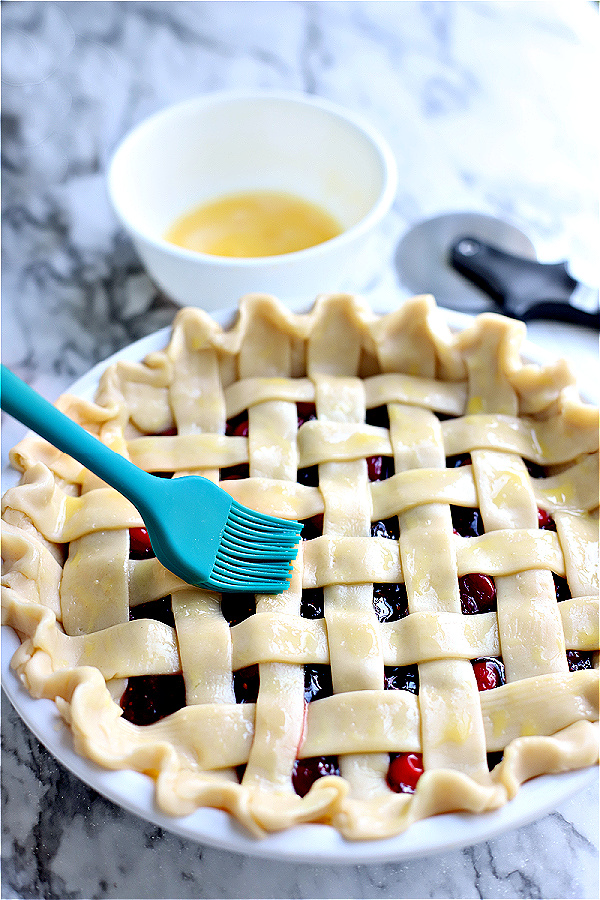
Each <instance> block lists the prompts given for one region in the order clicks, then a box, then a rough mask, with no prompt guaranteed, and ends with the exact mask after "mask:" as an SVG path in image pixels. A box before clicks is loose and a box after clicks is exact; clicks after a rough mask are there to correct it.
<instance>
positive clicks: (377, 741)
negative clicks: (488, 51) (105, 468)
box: [3, 295, 598, 839]
mask: <svg viewBox="0 0 600 900" xmlns="http://www.w3.org/2000/svg"><path fill="white" fill-rule="evenodd" d="M524 334H525V328H524V326H523V325H522V324H521V323H517V322H515V321H512V320H509V319H505V318H503V317H500V316H496V315H489V314H488V315H483V316H480V317H478V318H477V319H476V320H475V321H474V323H473V324H472V325H471V326H470V327H469V328H468V329H467V330H465V331H463V332H461V333H459V334H452V333H451V331H450V330H449V328H448V327H447V325H446V324H445V320H444V317H443V314H442V313H441V312H440V311H439V310H438V309H437V308H436V306H435V303H434V301H433V299H432V298H431V297H417V298H413V299H412V300H409V301H407V302H406V303H405V304H404V305H402V306H401V308H399V309H398V310H397V311H395V312H393V313H390V314H386V315H383V316H378V315H375V314H374V313H373V312H372V311H371V310H370V309H369V308H367V306H366V305H365V304H364V303H363V302H362V301H361V300H359V299H357V298H355V297H352V296H348V295H332V296H322V297H320V298H318V299H317V301H316V303H315V305H314V307H313V308H312V310H311V311H310V312H308V313H306V314H296V313H293V312H291V311H289V310H288V309H286V308H285V307H284V306H282V305H281V304H280V303H279V302H278V301H276V300H275V299H274V298H272V297H268V296H264V295H249V296H248V297H245V298H244V299H243V300H242V301H241V304H240V309H239V314H238V317H237V319H236V322H235V324H234V325H233V326H232V327H231V328H229V329H223V328H221V327H220V326H219V325H218V324H216V323H215V322H214V321H213V320H212V319H211V318H210V317H209V316H208V315H207V314H206V313H204V312H202V311H200V310H198V309H184V310H182V311H180V312H179V314H178V315H177V317H176V319H175V322H174V325H173V330H172V336H171V339H170V342H169V344H168V347H167V348H166V349H165V350H164V352H159V353H153V354H151V355H150V356H148V357H147V358H146V359H145V360H144V361H143V362H141V363H130V362H124V361H120V362H117V363H116V364H114V365H112V366H110V367H109V368H108V369H107V370H106V371H105V373H104V375H103V377H102V378H101V381H100V385H99V389H98V392H97V396H96V400H95V402H94V403H91V402H87V401H84V400H81V399H77V398H76V397H73V396H69V395H65V396H64V397H62V398H61V400H60V401H59V405H60V406H61V408H62V409H63V410H65V411H67V412H68V413H69V414H70V415H71V416H72V417H74V418H75V419H77V420H78V421H79V422H81V423H82V424H83V425H84V426H85V427H86V428H88V429H89V430H90V431H92V432H93V433H94V434H96V435H97V436H98V437H99V438H100V440H102V441H104V442H105V443H107V444H109V445H110V446H111V447H113V448H114V449H116V450H118V451H119V452H121V453H124V454H127V455H128V456H129V457H130V458H131V460H132V461H133V462H134V463H136V464H137V465H139V466H141V467H143V468H144V469H146V470H148V471H151V472H155V473H158V474H160V475H163V476H164V477H177V476H179V475H182V474H184V473H190V472H197V473H201V474H203V475H204V476H205V477H207V478H210V479H212V480H214V481H219V482H220V483H221V484H222V486H223V487H224V488H225V490H227V491H229V492H230V493H231V494H232V495H233V496H234V497H235V499H237V500H238V501H240V502H241V503H243V504H245V505H247V506H250V507H253V508H255V509H257V510H260V511H264V512H269V513H274V514H275V515H277V516H281V517H283V518H291V519H299V520H301V521H302V522H303V523H304V530H303V540H302V542H301V545H300V548H299V552H298V557H297V560H296V562H295V564H294V571H293V577H292V582H291V585H290V588H289V590H288V591H286V592H285V593H283V594H279V595H276V596H272V595H260V596H254V595H248V594H237V595H236V594H232V595H223V596H220V595H218V594H215V593H211V592H207V591H203V590H199V589H197V588H192V587H190V586H188V585H186V584H185V583H184V582H182V581H180V580H179V579H178V578H176V577H175V576H174V575H171V573H169V572H168V571H166V570H165V569H164V568H163V567H162V566H161V565H160V564H159V563H158V561H157V560H156V559H155V558H154V557H153V555H152V551H151V549H150V546H149V544H148V541H147V535H146V533H145V531H144V529H143V523H142V521H141V519H140V517H139V515H138V513H137V512H136V510H135V509H134V508H133V507H132V506H131V505H130V504H129V503H128V502H127V501H125V500H124V499H123V498H122V497H121V496H120V495H119V494H118V493H117V492H116V491H114V490H113V489H111V488H108V487H107V486H106V485H104V484H103V483H102V482H100V481H99V480H98V479H97V478H96V477H95V476H93V475H91V474H90V473H89V472H87V471H86V470H84V469H83V468H82V467H81V466H80V465H79V464H78V463H75V462H74V461H73V460H72V459H70V458H68V457H67V456H65V455H64V454H62V453H60V452H59V451H57V450H55V449H54V448H52V447H51V446H49V445H48V444H47V443H45V442H44V441H42V440H41V439H38V438H36V437H32V436H28V437H27V438H25V439H24V440H23V441H22V442H21V443H20V444H19V445H18V446H17V447H16V448H15V449H14V450H13V452H12V457H11V458H12V462H13V464H14V465H15V466H16V467H17V468H18V469H20V470H21V471H22V472H23V476H22V479H21V481H20V483H19V484H18V485H17V486H16V487H14V488H11V489H9V490H8V491H7V493H6V494H5V497H4V503H3V519H4V521H3V529H4V535H3V556H4V578H3V585H4V586H3V616H4V622H5V623H6V624H8V625H10V626H12V627H13V628H14V629H15V630H16V631H17V633H18V635H19V637H20V639H21V645H20V647H19V649H18V650H17V652H16V654H15V657H14V660H13V667H14V669H15V671H16V673H17V675H18V677H19V678H20V679H22V681H23V683H24V684H25V685H26V687H27V688H28V690H29V691H30V693H31V694H32V695H33V696H35V697H47V698H51V699H54V700H55V701H56V704H57V706H58V708H59V710H60V712H61V714H62V715H63V717H64V718H65V720H66V721H67V722H68V723H69V724H70V727H71V730H72V734H73V740H74V744H75V748H76V749H77V751H78V752H79V753H81V754H82V755H84V756H86V757H89V758H91V759H92V760H95V761H96V762H97V763H99V764H100V765H101V766H104V767H107V768H110V769H127V768H130V769H135V770H138V771H140V772H144V773H146V774H147V775H148V776H150V777H151V778H153V779H154V780H155V783H156V801H157V804H158V806H159V807H160V809H161V810H163V811H164V812H166V813H168V814H171V815H173V816H179V815H184V814H187V813H190V812H192V811H193V810H195V809H196V808H197V807H201V806H213V807H218V808H222V809H225V810H227V811H229V812H230V813H231V814H232V815H234V816H236V817H237V818H238V819H239V820H240V821H241V822H242V823H244V824H245V825H246V826H247V828H248V829H250V830H251V831H252V832H253V833H255V834H257V835H260V834H264V833H265V832H270V831H276V830H279V829H285V828H289V827H291V826H293V825H295V824H297V823H300V822H307V821H313V822H323V823H328V824H330V825H332V826H334V827H335V828H337V829H339V831H340V832H341V833H342V834H343V835H344V836H346V837H347V838H350V839H372V838H378V837H385V836H388V835H393V834H397V833H399V832H401V831H403V830H404V829H406V828H407V827H408V826H409V825H410V824H411V823H412V822H413V821H415V820H417V819H422V818H425V817H428V816H431V815H434V814H437V813H443V812H446V811H450V810H465V811H471V812H474V813H476V812H481V811H484V810H491V809H495V808H497V807H499V806H501V805H502V804H504V803H506V802H507V801H508V800H509V799H510V798H512V797H513V796H514V795H515V793H516V792H517V791H518V789H519V786H520V785H521V784H522V783H523V782H524V781H525V780H527V779H529V778H532V777H534V776H537V775H539V774H542V773H555V772H561V771H565V770H573V769H577V768H580V767H583V766H588V765H591V764H594V763H596V762H597V760H598V733H597V728H598V581H597V558H598V413H597V410H596V409H594V408H592V407H591V406H588V405H586V404H584V403H582V401H581V400H580V398H579V395H578V394H577V392H576V389H575V386H574V383H573V377H572V375H571V373H570V371H569V369H568V366H567V365H566V364H565V363H560V362H559V363H556V364H555V365H551V366H547V367H539V366H536V365H532V364H526V363H524V362H523V361H522V358H521V344H522V341H523V338H524Z"/></svg>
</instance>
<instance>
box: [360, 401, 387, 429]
mask: <svg viewBox="0 0 600 900" xmlns="http://www.w3.org/2000/svg"><path fill="white" fill-rule="evenodd" d="M365 421H366V423H367V425H375V426H376V427H377V428H389V427H390V416H389V413H388V408H387V406H386V405H385V404H383V405H382V406H374V407H373V409H368V410H367V415H366V417H365Z"/></svg>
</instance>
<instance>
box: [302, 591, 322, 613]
mask: <svg viewBox="0 0 600 900" xmlns="http://www.w3.org/2000/svg"><path fill="white" fill-rule="evenodd" d="M324 604H325V601H324V599H323V588H308V589H305V590H303V591H302V599H301V601H300V615H301V616H303V617H304V618H305V619H322V618H323V616H324V615H325V612H324Z"/></svg>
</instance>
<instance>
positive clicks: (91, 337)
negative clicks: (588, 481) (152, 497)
mask: <svg viewBox="0 0 600 900" xmlns="http://www.w3.org/2000/svg"><path fill="white" fill-rule="evenodd" d="M1 11H2V353H3V361H4V362H5V363H6V364H7V365H8V366H10V367H12V368H13V369H14V370H15V371H16V372H17V373H18V374H19V375H21V377H24V378H25V379H26V380H28V381H29V382H30V383H32V384H33V386H34V387H36V388H37V389H38V390H39V391H41V392H42V393H43V394H45V395H46V396H48V397H49V398H50V399H55V398H56V397H57V396H58V394H59V393H60V392H62V391H64V390H65V389H66V388H67V387H68V386H69V384H70V383H72V381H73V380H74V379H75V378H77V377H78V376H80V375H81V374H83V373H84V372H86V371H87V370H88V369H89V368H90V367H91V366H92V365H93V364H94V363H96V362H97V361H99V360H102V359H104V358H106V357H107V356H108V355H109V354H111V353H113V352H114V351H116V350H118V349H120V348H121V347H123V346H124V345H126V344H128V343H130V342H131V341H133V340H135V339H137V338H139V337H141V336H143V335H146V334H149V333H151V332H154V331H155V330H156V329H158V328H160V327H162V326H164V325H167V324H169V323H170V322H171V320H172V318H173V315H174V313H175V311H176V306H175V305H174V304H173V303H172V301H170V300H169V298H167V297H165V296H164V295H162V294H161V292H160V291H158V290H157V289H156V288H155V287H154V285H153V284H152V282H151V281H150V279H149V278H148V276H147V275H146V274H145V272H144V271H143V268H142V266H141V264H140V262H139V259H138V258H137V256H136V254H135V252H134V250H133V247H132V245H131V243H130V242H129V240H128V239H127V238H126V237H125V235H124V233H123V231H122V230H121V228H120V227H119V225H118V223H117V220H116V217H115V214H114V212H113V210H112V209H111V206H110V203H109V201H108V196H107V190H106V173H107V169H108V165H109V162H110V159H111V157H112V154H113V153H114V151H115V149H116V147H117V145H118V144H119V142H120V141H121V139H122V138H123V137H124V135H125V134H126V133H127V132H128V131H129V130H130V129H131V128H132V127H134V126H135V125H136V124H138V123H139V122H140V121H142V120H143V119H144V118H146V117H147V116H148V115H150V114H152V113H154V112H155V111H157V110H159V109H162V108H163V107H165V106H167V105H169V104H172V103H175V102H177V101H179V100H183V99H185V98H188V97H192V96H194V95H196V94H202V93H207V92H212V91H216V90H221V89H227V88H272V89H281V90H294V91H302V92H306V93H309V94H316V95H318V96H320V97H324V98H327V99H329V100H331V101H334V102H336V103H338V104H340V105H342V106H344V107H346V108H348V109H350V110H353V111H355V112H357V113H360V114H361V115H362V116H363V117H364V118H366V119H367V120H369V121H370V122H371V123H372V124H373V125H374V126H375V127H376V128H377V129H379V130H380V131H381V132H382V134H383V135H384V136H385V137H386V138H387V140H388V142H389V143H390V145H391V147H392V149H393V151H394V153H395V155H396V158H397V162H398V168H399V188H398V192H397V196H396V200H395V203H394V206H393V209H392V211H391V213H390V214H389V216H388V217H387V219H386V221H385V223H384V226H383V228H382V231H381V235H380V250H379V252H380V255H381V267H380V273H379V275H378V277H377V278H376V279H375V280H374V282H373V283H372V284H370V285H368V287H367V290H366V292H365V293H366V295H367V297H368V299H372V300H373V302H374V303H376V301H377V299H378V298H381V297H383V296H385V297H386V298H387V299H388V300H389V298H390V297H391V298H396V299H397V302H398V303H399V302H401V301H402V299H403V297H404V296H405V292H404V291H403V289H402V287H401V285H400V284H399V281H398V278H397V274H396V271H395V268H394V254H395V250H396V247H397V245H398V242H399V240H400V239H401V237H402V235H403V234H404V233H405V232H406V230H407V229H408V228H409V227H411V226H412V225H414V224H415V223H417V222H419V221H421V220H422V219H425V218H428V217H430V216H436V215H438V214H440V213H445V212H453V211H463V210H468V211H474V212H480V213H485V214H491V215H495V216H499V217H501V218H503V219H505V220H506V221H508V222H510V223H512V224H514V225H516V226H517V227H518V228H520V229H522V230H523V231H524V232H525V233H526V234H527V235H528V237H529V238H530V239H531V240H532V242H533V244H534V245H535V247H536V250H537V252H538V256H539V257H540V259H542V260H546V261H554V260H558V259H563V258H565V259H569V260H570V261H571V264H572V269H573V272H574V274H575V275H576V276H578V277H580V278H582V279H583V280H585V281H587V282H589V283H591V284H596V285H597V284H598V283H599V282H600V274H599V269H598V247H599V245H600V243H599V236H600V235H599V222H598V197H599V182H598V178H599V168H598V158H599V157H598V151H599V146H598V99H597V95H598V83H599V80H598V76H599V74H600V73H599V71H598V70H599V60H600V53H599V50H600V44H599V41H598V34H599V32H598V4H597V3H591V2H588V0H517V2H512V0H500V2H496V0H448V2H438V0H425V2H413V0H403V2H377V0H372V2H363V0H357V2H346V0H333V2H330V0H323V2H320V0H316V2H295V0H294V2H287V0H282V2H270V0H266V2H261V0H257V2H220V0H215V2H179V0H175V2H143V0H142V2H7V3H3V4H2V7H1ZM310 299H311V298H307V300H310ZM236 300H237V298H235V297H232V298H231V302H232V304H235V302H236ZM394 302H395V301H394ZM538 334H543V330H542V331H538ZM584 339H585V342H586V347H587V348H589V347H590V346H594V347H596V346H597V341H596V337H594V336H590V334H587V335H583V332H582V341H584ZM590 341H591V344H590ZM555 345H556V341H555V343H554V346H555ZM582 346H583V344H582ZM574 356H577V354H574ZM588 362H589V354H588ZM574 363H575V364H577V359H574ZM586 365H587V363H586ZM585 371H586V372H587V371H590V370H589V369H586V370H585ZM593 371H597V368H595V369H594V370H593ZM3 427H4V442H3V443H4V450H3V452H4V458H5V455H6V452H7V450H8V448H9V447H10V446H12V444H13V443H14V442H15V440H16V439H17V438H18V437H19V436H20V432H19V430H18V426H16V425H15V424H14V423H9V422H6V423H4V426H3ZM3 736H4V739H5V766H4V785H5V791H4V794H3V800H4V807H5V809H4V817H3V828H4V842H3V855H4V867H3V868H4V878H5V888H4V892H3V896H5V897H8V896H11V897H40V896H43V897H66V896H73V897H75V896H77V897H83V896H94V897H105V896H111V897H125V896H128V897H129V896H131V897H133V896H145V897H150V896H152V897H155V896H156V897H168V896H172V897H174V896H177V897H184V896H185V897H187V896H195V897H198V896H221V897H233V896H302V897H307V896H332V897H334V896H335V897H337V896H347V897H349V896H352V897H354V896H356V897H367V896H368V897H398V896H404V897H413V896H415V897H417V896H418V897H424V896H430V897H434V896H435V897H447V896H460V897H471V896H473V897H474V896H486V897H492V896H493V897H532V896H546V897H550V896H552V897H588V896H589V897H594V896H595V897H597V896H598V875H597V867H598V858H597V846H598V835H597V829H598V826H597V789H596V794H594V793H593V790H592V791H591V792H588V794H586V795H585V796H584V798H583V799H581V798H579V800H578V801H577V802H573V803H571V805H569V806H565V808H564V809H562V810H561V811H560V813H556V814H552V815H551V816H547V817H546V818H544V819H542V820H540V822H538V823H534V824H533V825H531V826H527V827H526V828H524V829H521V830H520V831H519V832H515V833H514V834H511V835H506V836H503V837H500V838H498V839H496V840H495V841H491V842H487V843H486V844H485V845H481V846H480V847H479V848H472V849H470V850H467V851H464V852H462V851H457V852H456V853H447V854H444V856H443V858H439V859H437V860H436V861H435V865H433V866H432V865H430V864H428V862H427V861H423V862H421V861H418V860H417V861H415V862H414V863H407V864H403V865H402V866H393V865H391V864H390V865H387V866H384V865H380V866H374V867H368V866H356V867H345V868H343V867H341V868H338V870H337V871H336V870H335V868H331V869H323V870H321V871H320V872H308V871H307V870H306V869H303V867H302V866H296V865H293V864H289V865H286V864H271V863H268V862H267V863H265V862H256V861H252V860H243V859H242V860H236V858H231V857H229V856H228V854H226V853H221V852H220V851H217V850H211V849H210V848H198V847H197V846H196V845H194V844H191V843H187V842H185V841H183V840H180V839H178V838H174V837H173V836H172V835H169V834H168V833H165V832H162V831H161V830H160V829H157V828H154V827H153V826H151V825H149V824H148V823H142V822H139V821H138V820H137V819H134V818H133V817H131V816H129V815H128V814H125V813H123V811H121V810H119V809H117V808H116V807H113V806H112V805H111V804H110V803H109V802H108V801H104V800H103V799H102V798H98V797H97V796H96V795H95V794H94V793H93V792H92V791H90V790H88V789H87V788H85V786H83V785H81V784H80V782H78V780H77V779H75V778H73V777H71V776H70V775H69V774H68V773H66V772H65V771H64V770H62V769H61V767H59V766H58V765H57V764H56V763H55V762H54V760H53V759H52V758H51V757H50V756H49V755H48V754H47V753H46V752H45V750H44V749H43V748H42V747H41V746H40V745H39V744H37V742H36V741H35V739H34V738H32V736H31V735H30V733H29V732H28V730H27V729H26V728H25V726H23V725H22V723H21V722H20V720H19V719H18V718H17V717H16V716H15V714H14V713H13V712H12V710H10V709H9V708H8V707H6V708H5V709H4V716H3ZM23 797H27V803H24V802H23ZM159 841H160V842H162V843H163V845H164V848H166V849H168V856H167V855H165V853H163V854H161V856H160V862H159V864H157V862H156V856H155V855H154V854H155V853H156V849H157V847H156V845H157V842H159ZM99 847H101V851H99V849H98V848H99ZM186 873H187V874H186Z"/></svg>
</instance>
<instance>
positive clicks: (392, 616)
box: [373, 582, 408, 622]
mask: <svg viewBox="0 0 600 900" xmlns="http://www.w3.org/2000/svg"><path fill="white" fill-rule="evenodd" d="M373 606H374V607H375V612H376V614H377V618H378V619H379V621H380V622H397V621H398V619H402V618H404V616H407V615H408V596H407V594H406V586H405V585H404V584H403V583H402V582H392V583H391V584H387V583H385V582H384V583H376V584H374V585H373Z"/></svg>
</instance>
